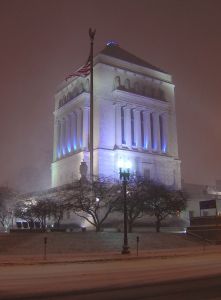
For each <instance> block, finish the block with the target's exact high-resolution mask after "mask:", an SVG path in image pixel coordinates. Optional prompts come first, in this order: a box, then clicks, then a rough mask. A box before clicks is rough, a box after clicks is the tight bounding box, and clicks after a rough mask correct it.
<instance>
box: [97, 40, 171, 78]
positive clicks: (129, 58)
mask: <svg viewBox="0 0 221 300" xmlns="http://www.w3.org/2000/svg"><path fill="white" fill-rule="evenodd" d="M99 54H104V55H107V56H111V57H114V58H117V59H120V60H123V61H126V62H129V63H132V64H135V65H138V66H141V67H145V68H148V69H151V70H154V71H158V72H162V73H165V74H168V73H167V72H165V71H163V70H161V69H159V68H157V67H155V66H153V65H151V64H149V63H148V62H146V61H145V60H143V59H141V58H139V57H137V56H135V55H134V54H131V53H130V52H128V51H126V50H124V49H122V48H121V47H120V46H119V45H118V44H117V43H116V42H112V41H111V42H108V43H107V45H106V47H105V48H104V49H103V50H102V51H100V52H99Z"/></svg>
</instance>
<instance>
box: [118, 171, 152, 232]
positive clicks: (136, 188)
mask: <svg viewBox="0 0 221 300" xmlns="http://www.w3.org/2000/svg"><path fill="white" fill-rule="evenodd" d="M146 184H147V182H146V180H145V179H144V178H142V177H136V176H134V177H131V178H130V180H129V181H128V183H127V216H128V231H129V232H132V231H133V226H134V223H135V222H136V221H137V220H138V219H140V218H142V217H143V215H144V213H145V210H144V207H145V191H146ZM115 210H116V211H120V212H121V213H123V211H124V205H123V196H122V193H121V197H119V199H118V201H117V202H116V206H115Z"/></svg>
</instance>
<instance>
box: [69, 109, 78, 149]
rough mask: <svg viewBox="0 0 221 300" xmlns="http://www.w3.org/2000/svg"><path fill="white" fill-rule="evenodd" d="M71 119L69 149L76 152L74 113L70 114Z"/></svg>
mask: <svg viewBox="0 0 221 300" xmlns="http://www.w3.org/2000/svg"><path fill="white" fill-rule="evenodd" d="M70 117H71V145H72V146H71V147H72V149H73V151H76V150H77V116H76V113H75V112H72V113H71V114H70Z"/></svg>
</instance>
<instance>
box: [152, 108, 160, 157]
mask: <svg viewBox="0 0 221 300" xmlns="http://www.w3.org/2000/svg"><path fill="white" fill-rule="evenodd" d="M153 117H154V118H153V119H154V122H153V125H154V139H155V147H154V150H155V151H158V152H161V143H160V120H159V112H154V114H153Z"/></svg>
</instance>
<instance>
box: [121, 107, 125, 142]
mask: <svg viewBox="0 0 221 300" xmlns="http://www.w3.org/2000/svg"><path fill="white" fill-rule="evenodd" d="M121 138H122V144H126V141H125V130H124V108H123V107H122V106H121Z"/></svg>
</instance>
